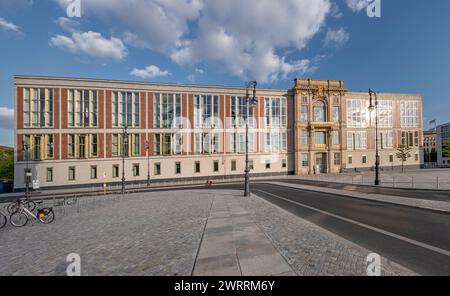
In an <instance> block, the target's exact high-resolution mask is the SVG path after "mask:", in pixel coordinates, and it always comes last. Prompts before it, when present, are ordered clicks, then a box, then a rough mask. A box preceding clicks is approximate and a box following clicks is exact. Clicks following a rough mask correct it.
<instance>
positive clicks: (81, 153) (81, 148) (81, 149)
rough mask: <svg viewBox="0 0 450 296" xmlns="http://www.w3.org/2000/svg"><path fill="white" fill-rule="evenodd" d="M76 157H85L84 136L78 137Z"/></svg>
mask: <svg viewBox="0 0 450 296" xmlns="http://www.w3.org/2000/svg"><path fill="white" fill-rule="evenodd" d="M78 158H86V136H84V135H82V136H79V137H78Z"/></svg>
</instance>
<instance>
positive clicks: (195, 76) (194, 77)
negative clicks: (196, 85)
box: [188, 68, 205, 82]
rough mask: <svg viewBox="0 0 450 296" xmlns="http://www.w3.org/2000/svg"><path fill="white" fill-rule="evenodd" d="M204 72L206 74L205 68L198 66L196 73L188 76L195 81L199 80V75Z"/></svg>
mask: <svg viewBox="0 0 450 296" xmlns="http://www.w3.org/2000/svg"><path fill="white" fill-rule="evenodd" d="M203 74H205V71H204V70H203V69H199V68H196V69H195V71H194V73H192V74H190V75H189V76H188V80H189V81H191V82H195V81H196V80H197V77H198V76H201V75H203Z"/></svg>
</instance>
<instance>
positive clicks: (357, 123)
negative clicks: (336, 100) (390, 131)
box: [347, 100, 368, 128]
mask: <svg viewBox="0 0 450 296" xmlns="http://www.w3.org/2000/svg"><path fill="white" fill-rule="evenodd" d="M367 113H368V101H367V100H347V127H349V128H365V127H366V126H367V119H368V118H367Z"/></svg>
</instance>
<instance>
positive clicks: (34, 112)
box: [31, 89, 39, 127]
mask: <svg viewBox="0 0 450 296" xmlns="http://www.w3.org/2000/svg"><path fill="white" fill-rule="evenodd" d="M31 91H32V93H33V94H32V103H31V117H32V122H33V127H38V125H39V124H38V121H39V109H38V108H39V100H38V96H39V90H38V89H32V90H31Z"/></svg>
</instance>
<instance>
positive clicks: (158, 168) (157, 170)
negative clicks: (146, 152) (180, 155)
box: [155, 162, 161, 176]
mask: <svg viewBox="0 0 450 296" xmlns="http://www.w3.org/2000/svg"><path fill="white" fill-rule="evenodd" d="M160 175H161V164H160V163H159V162H158V163H155V176H160Z"/></svg>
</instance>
